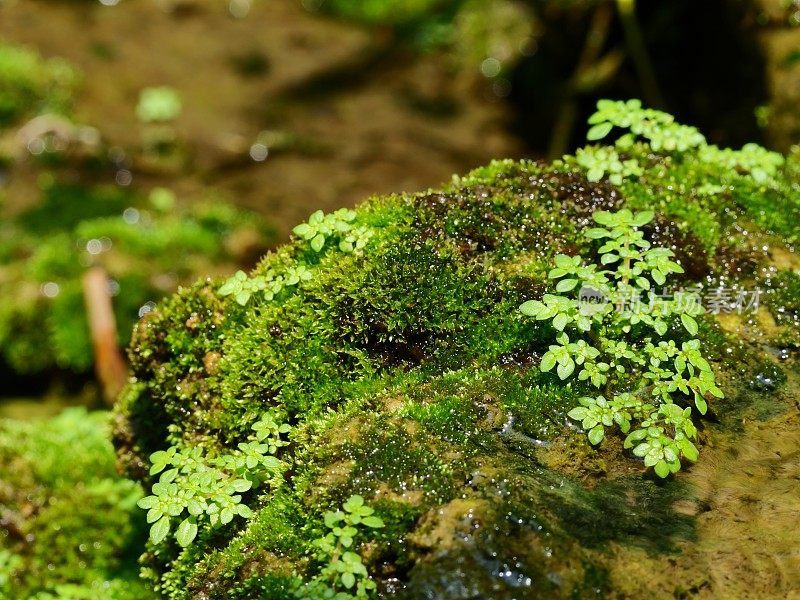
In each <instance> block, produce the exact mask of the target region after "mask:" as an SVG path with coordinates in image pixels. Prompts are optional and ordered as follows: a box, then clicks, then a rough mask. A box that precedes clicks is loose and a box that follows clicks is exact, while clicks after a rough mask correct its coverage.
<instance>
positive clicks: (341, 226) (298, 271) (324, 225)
mask: <svg viewBox="0 0 800 600" xmlns="http://www.w3.org/2000/svg"><path fill="white" fill-rule="evenodd" d="M355 218H356V213H355V211H353V210H350V209H347V208H340V209H339V210H337V211H336V212H333V213H331V214H328V215H326V214H325V213H323V212H322V211H321V210H318V211H316V212H314V213H313V214H312V215H311V217H310V218H309V219H308V222H307V223H301V224H300V225H298V226H297V227H295V228H294V230H293V231H294V234H295V235H297V236H298V237H299V238H300V239H302V240H306V241H308V242H309V245H310V247H311V249H312V250H313V251H314V252H316V253H321V252H322V251H323V250H324V249H325V246H326V244H327V243H328V242H330V241H332V242H334V243H336V247H337V248H338V249H339V250H340V251H341V252H347V253H349V252H357V251H360V250H362V249H363V248H364V246H366V245H367V242H368V241H369V239H370V238H371V237H372V230H371V229H370V228H369V227H367V226H365V225H354V224H353V221H354V220H355ZM311 278H312V272H311V270H310V269H309V268H308V267H307V266H305V265H303V264H299V263H298V264H295V265H294V266H290V267H286V268H285V270H284V271H283V272H279V271H276V270H274V269H270V270H269V271H267V272H266V273H264V274H263V275H257V276H255V277H248V276H247V274H246V273H245V272H244V271H237V272H236V273H235V274H234V275H233V276H232V277H230V278H229V279H228V280H227V281H226V282H225V283H224V284H222V286H221V287H220V288H219V289H218V290H217V293H218V294H219V295H220V296H233V298H234V299H235V300H236V302H237V303H239V304H240V305H242V306H245V305H246V304H247V303H248V302H250V298H252V297H254V296H255V295H256V294H260V295H261V297H263V298H264V299H266V300H267V301H270V300H273V299H274V298H275V297H276V296H277V295H278V294H279V293H280V292H281V291H282V290H284V289H285V288H288V287H292V286H296V285H299V284H300V283H301V282H303V281H309V280H310V279H311Z"/></svg>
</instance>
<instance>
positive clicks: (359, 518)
mask: <svg viewBox="0 0 800 600" xmlns="http://www.w3.org/2000/svg"><path fill="white" fill-rule="evenodd" d="M374 513H375V511H374V510H373V509H372V508H370V507H369V506H367V505H365V504H364V498H362V497H361V496H351V497H350V498H349V499H348V500H347V501H346V502H345V503H344V504H343V505H342V510H337V511H328V512H326V513H325V515H324V522H325V527H326V528H327V529H329V531H328V533H327V534H326V535H325V536H324V537H321V538H319V539H317V540H315V541H314V546H315V547H316V549H317V559H318V560H320V561H324V562H326V565H325V567H323V569H322V570H321V571H320V573H319V574H318V575H317V576H316V577H314V578H313V579H312V580H311V581H309V582H307V583H305V584H301V585H300V586H299V587H298V589H297V591H296V593H295V595H296V597H297V598H302V599H304V600H318V599H320V598H334V599H336V600H350V599H353V598H367V597H368V593H369V592H371V591H373V590H375V587H376V586H375V582H374V581H373V580H372V579H370V577H369V573H368V572H367V568H366V567H365V566H364V564H363V562H362V560H361V556H359V555H358V554H357V553H356V552H353V551H352V550H351V548H353V545H354V543H355V538H356V537H357V536H358V535H359V533H361V532H362V531H363V529H364V528H368V529H380V528H382V527H383V526H384V523H383V520H382V519H381V518H380V517H378V516H376V515H375V514H374Z"/></svg>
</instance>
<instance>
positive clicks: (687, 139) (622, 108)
mask: <svg viewBox="0 0 800 600" xmlns="http://www.w3.org/2000/svg"><path fill="white" fill-rule="evenodd" d="M589 124H590V125H592V127H591V128H590V129H589V132H588V133H587V134H586V138H587V139H588V140H591V141H596V140H601V139H603V138H604V137H606V136H607V135H608V134H609V133H611V130H612V129H613V128H614V127H619V128H620V129H628V130H629V132H628V133H626V134H624V135H623V136H622V137H621V138H619V139H618V140H617V145H618V147H621V148H627V147H630V146H631V145H632V144H633V142H634V141H635V139H636V137H642V138H644V139H645V140H647V142H648V143H649V144H650V147H651V148H652V149H653V150H655V151H656V152H658V151H661V150H663V151H665V152H676V151H677V152H686V151H687V150H689V149H690V148H697V147H698V146H703V145H705V143H706V138H705V137H703V134H702V133H700V132H699V131H698V130H697V129H696V128H694V127H690V126H689V125H681V124H680V123H676V122H675V117H673V116H672V115H670V114H668V113H665V112H662V111H660V110H655V109H652V108H643V107H642V103H641V102H640V101H639V100H628V101H614V100H599V101H598V102H597V111H596V112H595V113H594V114H593V115H592V116H591V117H589Z"/></svg>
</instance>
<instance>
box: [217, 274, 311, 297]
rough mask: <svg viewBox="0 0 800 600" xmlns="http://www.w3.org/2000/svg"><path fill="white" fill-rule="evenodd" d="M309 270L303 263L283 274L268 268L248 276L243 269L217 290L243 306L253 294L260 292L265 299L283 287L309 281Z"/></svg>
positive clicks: (275, 294) (274, 294)
mask: <svg viewBox="0 0 800 600" xmlns="http://www.w3.org/2000/svg"><path fill="white" fill-rule="evenodd" d="M311 278H312V274H311V271H310V270H309V269H308V267H306V266H305V265H295V266H293V267H288V268H287V269H286V272H285V273H284V274H280V275H279V274H276V273H275V272H274V271H272V270H270V271H268V272H267V273H266V274H265V275H258V276H256V277H248V276H247V274H246V273H245V272H244V271H237V272H236V273H235V274H234V275H233V276H232V277H230V278H229V279H228V280H227V281H226V282H225V283H224V284H222V286H221V287H220V288H219V289H218V290H217V293H218V294H219V295H220V296H233V297H234V299H235V300H236V302H237V303H239V304H240V305H242V306H245V305H246V304H247V303H248V302H249V301H250V298H251V297H253V295H255V294H257V293H259V292H261V293H262V296H263V298H264V299H265V300H267V301H270V300H273V299H274V298H275V296H277V295H278V294H279V293H280V292H281V291H282V290H283V289H284V288H287V287H292V286H296V285H298V284H299V283H300V282H303V281H309V280H310V279H311Z"/></svg>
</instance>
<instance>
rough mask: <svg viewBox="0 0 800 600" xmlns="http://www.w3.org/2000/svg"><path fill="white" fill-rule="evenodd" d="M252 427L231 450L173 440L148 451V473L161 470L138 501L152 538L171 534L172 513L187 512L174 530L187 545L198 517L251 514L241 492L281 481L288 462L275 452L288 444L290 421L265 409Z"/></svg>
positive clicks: (222, 521)
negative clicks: (211, 452)
mask: <svg viewBox="0 0 800 600" xmlns="http://www.w3.org/2000/svg"><path fill="white" fill-rule="evenodd" d="M252 429H253V432H254V433H253V434H251V435H250V437H249V439H248V441H247V442H242V443H240V444H239V445H238V450H236V451H234V452H232V453H230V454H222V455H218V456H215V457H213V458H209V457H206V456H204V453H203V450H202V449H201V448H198V447H195V448H187V449H182V450H181V449H178V448H177V447H175V446H171V447H170V448H168V449H167V450H160V451H158V452H154V453H153V454H152V455H151V456H150V462H151V467H150V474H151V475H155V474H158V473H161V476H160V477H159V480H158V482H157V483H154V484H153V487H152V495H150V496H147V497H145V498H142V499H141V500H139V502H138V505H139V507H140V508H143V509H145V510H147V522H148V523H153V525H152V527H151V528H150V541H151V542H153V543H154V544H160V543H161V542H162V541H163V540H164V539H165V538H166V537H167V535H169V533H170V530H171V529H172V524H173V519H177V518H179V517H181V516H183V515H184V513H186V516H185V517H184V518H183V520H181V522H180V523H179V525H178V527H177V529H176V531H175V540H176V541H177V542H178V544H180V545H181V546H183V547H186V546H188V545H189V544H191V543H192V541H193V540H194V539H195V537H196V536H197V533H198V527H199V522H200V521H201V520H203V519H205V520H207V521H208V522H209V524H210V526H211V527H219V526H222V525H227V524H228V523H230V522H231V521H232V520H233V518H234V517H235V516H240V517H242V518H244V519H249V518H250V517H251V516H252V511H251V510H250V508H249V507H248V506H247V505H246V504H243V503H242V496H241V494H242V493H244V492H247V491H249V490H250V489H253V488H257V487H259V486H260V485H261V484H263V483H265V482H270V483H271V484H272V485H273V487H277V486H278V485H280V481H281V478H282V475H283V471H284V470H285V469H286V463H285V462H284V461H282V460H280V459H278V458H277V457H276V456H275V454H277V453H278V450H279V449H280V448H281V447H283V446H286V445H287V444H288V442H287V441H286V440H285V439H284V438H282V437H281V436H282V435H285V434H288V433H289V432H290V431H291V427H290V426H289V425H288V424H286V423H279V422H278V420H277V419H276V417H275V415H273V414H271V413H268V414H266V415H264V416H263V417H262V418H261V420H259V421H258V422H257V423H255V424H254V425H253V427H252ZM167 467H171V468H169V469H167ZM165 469H166V470H165Z"/></svg>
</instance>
